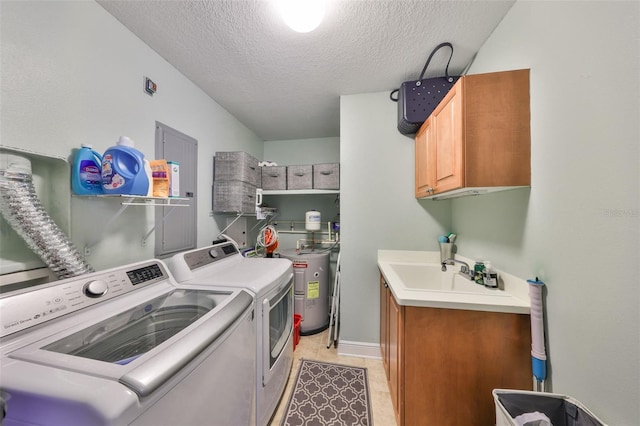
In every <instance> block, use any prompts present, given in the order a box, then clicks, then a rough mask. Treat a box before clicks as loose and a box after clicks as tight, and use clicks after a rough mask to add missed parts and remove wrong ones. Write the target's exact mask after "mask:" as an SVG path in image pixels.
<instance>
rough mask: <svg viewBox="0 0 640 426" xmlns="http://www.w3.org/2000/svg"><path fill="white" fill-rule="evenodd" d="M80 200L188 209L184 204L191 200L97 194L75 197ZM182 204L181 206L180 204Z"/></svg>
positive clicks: (187, 205)
mask: <svg viewBox="0 0 640 426" xmlns="http://www.w3.org/2000/svg"><path fill="white" fill-rule="evenodd" d="M74 196H75V197H80V198H114V199H121V200H123V201H122V202H121V203H120V204H122V205H123V206H146V207H167V206H172V207H189V204H184V202H185V201H189V200H191V198H180V197H168V198H165V197H147V196H145V195H128V194H97V195H75V194H74ZM181 203H182V204H181Z"/></svg>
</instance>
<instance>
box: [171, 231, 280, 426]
mask: <svg viewBox="0 0 640 426" xmlns="http://www.w3.org/2000/svg"><path fill="white" fill-rule="evenodd" d="M168 266H169V269H170V270H171V272H172V274H173V275H174V277H175V278H176V280H177V281H178V282H180V283H189V284H198V285H203V284H205V285H213V286H224V287H231V288H244V289H248V290H249V291H250V292H251V293H253V295H254V297H255V304H256V341H255V349H256V397H257V401H256V402H257V403H256V410H257V411H256V424H257V425H258V426H266V425H267V424H269V421H270V419H271V417H272V416H273V414H274V412H275V410H276V408H277V406H278V402H279V401H280V399H281V398H282V395H283V393H284V389H285V387H286V384H287V380H288V378H289V374H290V372H291V366H292V365H293V268H292V265H291V262H290V261H289V260H287V259H277V258H274V259H266V258H245V257H243V256H242V255H241V254H240V252H239V251H238V249H237V248H236V246H235V245H234V244H232V243H230V242H223V243H218V244H215V245H212V246H209V247H205V248H200V249H196V250H190V251H186V252H183V253H179V254H177V255H175V256H173V257H172V258H171V259H170V260H169V261H168Z"/></svg>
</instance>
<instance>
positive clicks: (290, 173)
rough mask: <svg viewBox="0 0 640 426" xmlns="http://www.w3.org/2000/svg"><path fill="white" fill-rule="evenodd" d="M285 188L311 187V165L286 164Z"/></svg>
mask: <svg viewBox="0 0 640 426" xmlns="http://www.w3.org/2000/svg"><path fill="white" fill-rule="evenodd" d="M287 189H313V166H312V165H311V164H305V165H303V166H287Z"/></svg>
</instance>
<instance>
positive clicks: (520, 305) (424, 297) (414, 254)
mask: <svg viewBox="0 0 640 426" xmlns="http://www.w3.org/2000/svg"><path fill="white" fill-rule="evenodd" d="M455 257H456V259H459V260H463V261H465V262H467V263H468V264H469V265H470V267H471V268H473V264H474V261H472V260H470V259H467V258H465V257H462V256H459V255H456V256H455ZM392 265H402V266H404V265H409V266H411V265H425V266H426V265H432V266H433V267H434V268H437V269H439V268H440V252H435V251H409V250H378V268H379V269H380V272H381V273H382V275H383V276H384V278H385V280H386V282H387V284H388V285H389V289H390V290H391V293H392V294H393V296H394V298H395V299H396V301H397V302H398V304H399V305H402V306H419V307H432V308H447V309H465V310H474V311H487V312H508V313H517V314H528V313H529V308H530V302H529V284H527V281H526V280H524V279H521V278H518V277H515V276H513V275H510V274H508V273H506V272H504V271H501V270H499V269H496V270H497V272H498V278H499V283H500V289H499V290H498V289H485V288H484V287H481V286H480V285H479V284H473V285H474V286H478V287H477V288H474V289H473V290H474V291H473V292H467V291H447V290H440V289H416V288H411V286H410V285H409V284H407V283H405V282H404V281H403V279H402V278H401V277H400V275H399V273H398V272H397V270H396V269H394V267H393V266H392ZM447 269H448V271H447V272H440V274H442V277H445V274H448V275H447V277H453V273H452V272H451V271H456V272H457V271H459V270H460V265H459V264H456V265H451V266H447ZM435 274H436V275H433V274H430V276H431V277H433V276H436V277H437V276H438V274H437V272H436V273H435ZM425 279H426V278H425ZM456 279H462V280H464V279H465V278H462V277H456ZM469 284H471V282H469Z"/></svg>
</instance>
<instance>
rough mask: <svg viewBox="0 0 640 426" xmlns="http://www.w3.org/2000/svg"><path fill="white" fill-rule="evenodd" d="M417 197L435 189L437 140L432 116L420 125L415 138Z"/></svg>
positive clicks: (428, 193) (430, 192)
mask: <svg viewBox="0 0 640 426" xmlns="http://www.w3.org/2000/svg"><path fill="white" fill-rule="evenodd" d="M415 155H416V158H415V160H416V168H415V173H416V198H421V197H424V196H428V195H431V194H432V193H433V191H434V189H435V186H436V185H435V164H436V163H435V140H434V128H433V126H432V125H431V118H428V119H427V121H425V122H424V124H423V125H422V126H421V127H420V130H418V133H417V134H416V139H415Z"/></svg>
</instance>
